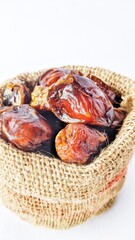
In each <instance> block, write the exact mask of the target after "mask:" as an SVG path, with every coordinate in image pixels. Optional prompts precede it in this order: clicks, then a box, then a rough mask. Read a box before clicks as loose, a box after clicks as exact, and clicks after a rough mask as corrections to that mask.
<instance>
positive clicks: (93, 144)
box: [55, 123, 106, 164]
mask: <svg viewBox="0 0 135 240" xmlns="http://www.w3.org/2000/svg"><path fill="white" fill-rule="evenodd" d="M105 141H106V137H105V136H104V135H103V134H101V133H100V132H99V131H97V130H95V129H92V128H89V127H87V126H85V125H84V124H81V123H71V124H68V125H67V126H66V127H65V128H64V129H62V130H61V131H60V132H59V133H58V134H57V136H56V139H55V146H56V151H57V154H58V156H59V157H60V158H61V159H62V160H63V161H64V162H67V163H78V164H84V163H86V162H87V161H88V160H89V161H90V160H91V159H92V157H93V155H94V154H96V153H97V151H98V148H99V147H100V145H101V144H102V143H103V142H105Z"/></svg>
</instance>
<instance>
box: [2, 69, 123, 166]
mask: <svg viewBox="0 0 135 240" xmlns="http://www.w3.org/2000/svg"><path fill="white" fill-rule="evenodd" d="M120 102H121V96H120V94H119V93H118V92H116V91H115V90H114V89H113V88H111V87H109V86H108V85H106V84H105V83H104V82H103V81H102V80H101V79H99V78H97V77H96V76H92V75H86V76H83V74H82V73H81V72H80V71H77V70H72V71H71V70H67V69H64V68H53V69H49V70H47V71H46V72H45V73H44V74H43V75H42V76H40V77H39V78H38V79H37V81H36V82H35V85H34V86H33V84H32V85H31V84H30V83H29V82H27V81H25V82H24V81H22V80H21V79H16V80H12V81H11V82H8V83H7V85H6V87H5V89H4V91H3V92H2V91H1V92H0V137H1V138H3V139H5V140H7V141H9V142H10V143H12V144H14V145H15V146H16V147H17V148H19V149H21V150H23V151H41V152H43V153H45V154H46V153H49V154H51V155H53V156H55V157H59V158H60V159H61V160H63V161H64V162H68V163H78V164H88V163H90V162H92V161H93V159H94V157H95V156H97V155H98V154H99V153H100V151H101V150H102V149H103V148H104V147H105V146H107V145H108V144H109V143H110V142H111V141H113V140H114V139H115V136H116V133H117V132H118V130H119V129H120V126H121V124H122V122H123V120H124V118H125V116H126V114H125V112H124V111H123V110H122V109H121V108H120Z"/></svg>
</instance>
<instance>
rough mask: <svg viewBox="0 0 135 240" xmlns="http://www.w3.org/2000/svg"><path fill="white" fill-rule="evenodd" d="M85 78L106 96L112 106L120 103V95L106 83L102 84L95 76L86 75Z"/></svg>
mask: <svg viewBox="0 0 135 240" xmlns="http://www.w3.org/2000/svg"><path fill="white" fill-rule="evenodd" d="M87 77H88V78H90V79H91V80H92V81H94V82H95V83H96V85H97V86H98V87H99V88H100V89H101V90H102V91H103V92H104V93H105V94H106V96H107V97H108V98H109V100H110V102H111V103H112V104H113V105H119V103H120V102H121V97H120V94H119V93H117V92H116V91H115V89H114V88H112V87H110V86H108V85H107V84H106V83H104V82H103V81H102V80H101V79H100V78H97V77H96V76H93V75H90V74H88V75H87Z"/></svg>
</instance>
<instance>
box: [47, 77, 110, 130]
mask: <svg viewBox="0 0 135 240" xmlns="http://www.w3.org/2000/svg"><path fill="white" fill-rule="evenodd" d="M46 96H47V102H48V105H49V107H50V109H51V110H52V111H53V113H54V114H55V115H56V116H57V117H58V118H59V119H60V120H61V121H64V122H66V123H75V122H81V123H90V124H93V125H102V126H110V125H111V123H112V121H113V118H114V110H113V106H112V104H111V102H110V101H109V100H108V98H107V97H106V95H105V94H104V93H103V91H102V90H101V89H100V88H99V87H98V86H96V85H95V83H94V82H93V81H92V80H90V79H89V78H86V77H82V76H77V75H73V74H69V75H68V76H67V77H66V79H64V80H61V81H58V82H57V84H55V85H53V86H51V87H50V88H49V89H48V94H47V95H46Z"/></svg>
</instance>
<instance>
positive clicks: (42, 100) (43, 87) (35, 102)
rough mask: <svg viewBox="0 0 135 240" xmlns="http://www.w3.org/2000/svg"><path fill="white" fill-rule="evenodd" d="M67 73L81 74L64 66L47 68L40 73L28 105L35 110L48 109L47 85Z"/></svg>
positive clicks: (64, 76)
mask: <svg viewBox="0 0 135 240" xmlns="http://www.w3.org/2000/svg"><path fill="white" fill-rule="evenodd" d="M69 73H72V74H75V75H80V76H82V73H81V72H80V71H77V70H72V71H71V70H68V69H64V68H51V69H49V70H47V71H46V72H45V73H44V74H43V75H41V77H39V79H38V81H37V84H36V86H35V88H34V90H33V92H32V94H31V102H30V106H32V107H33V108H35V109H37V110H50V107H49V104H48V101H47V94H48V89H49V87H50V86H52V85H54V84H56V83H57V81H60V79H61V78H62V79H63V81H64V79H66V77H67V75H68V74H69Z"/></svg>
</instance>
